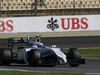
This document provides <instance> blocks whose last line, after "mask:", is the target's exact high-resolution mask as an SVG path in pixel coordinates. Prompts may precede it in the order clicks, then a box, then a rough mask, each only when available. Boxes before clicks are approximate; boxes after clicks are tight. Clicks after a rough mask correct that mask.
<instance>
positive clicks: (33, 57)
mask: <svg viewBox="0 0 100 75" xmlns="http://www.w3.org/2000/svg"><path fill="white" fill-rule="evenodd" d="M27 55H28V63H29V66H38V65H39V64H38V63H39V60H40V59H41V54H40V51H39V50H38V49H31V50H30V51H29V52H28V53H27Z"/></svg>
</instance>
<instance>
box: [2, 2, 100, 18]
mask: <svg viewBox="0 0 100 75" xmlns="http://www.w3.org/2000/svg"><path fill="white" fill-rule="evenodd" d="M89 14H92V15H93V14H100V0H0V17H23V16H59V15H89Z"/></svg>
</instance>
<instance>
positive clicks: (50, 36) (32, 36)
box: [0, 34, 100, 38]
mask: <svg viewBox="0 0 100 75" xmlns="http://www.w3.org/2000/svg"><path fill="white" fill-rule="evenodd" d="M65 36H100V34H75V35H73V34H71V35H42V36H41V37H65ZM11 37H33V36H0V38H11Z"/></svg>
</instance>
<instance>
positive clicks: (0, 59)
mask: <svg viewBox="0 0 100 75" xmlns="http://www.w3.org/2000/svg"><path fill="white" fill-rule="evenodd" d="M10 63H11V51H10V49H8V48H3V49H0V65H10Z"/></svg>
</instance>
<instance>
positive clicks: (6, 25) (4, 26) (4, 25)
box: [0, 20, 13, 31]
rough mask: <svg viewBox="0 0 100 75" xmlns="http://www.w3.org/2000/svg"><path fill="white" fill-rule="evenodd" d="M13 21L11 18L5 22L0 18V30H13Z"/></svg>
mask: <svg viewBox="0 0 100 75" xmlns="http://www.w3.org/2000/svg"><path fill="white" fill-rule="evenodd" d="M12 24H13V21H12V20H8V21H6V22H4V21H2V20H0V31H5V30H7V31H13V25H12Z"/></svg>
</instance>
